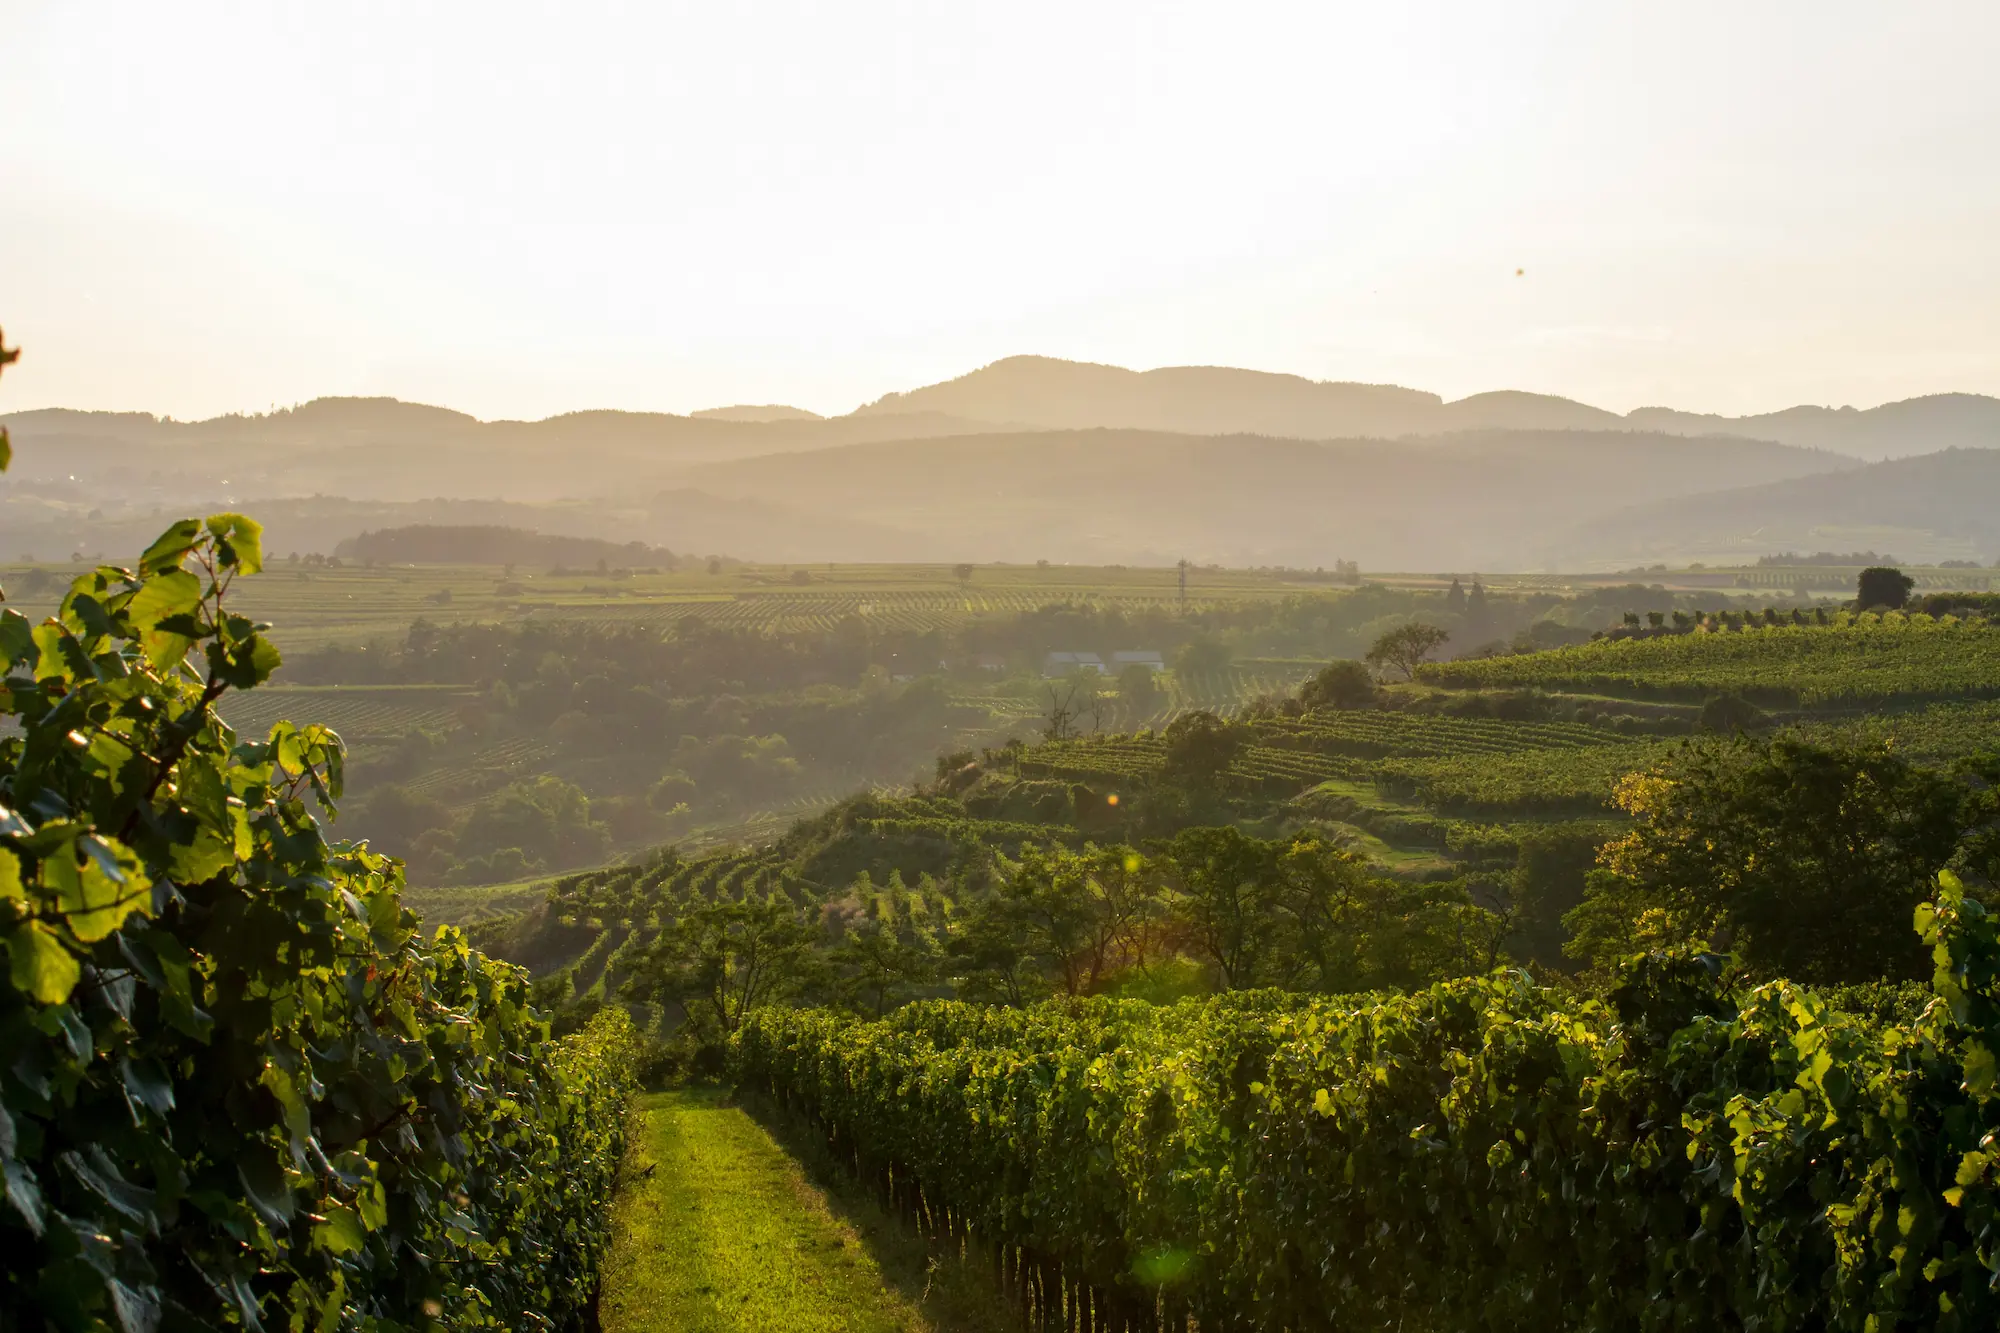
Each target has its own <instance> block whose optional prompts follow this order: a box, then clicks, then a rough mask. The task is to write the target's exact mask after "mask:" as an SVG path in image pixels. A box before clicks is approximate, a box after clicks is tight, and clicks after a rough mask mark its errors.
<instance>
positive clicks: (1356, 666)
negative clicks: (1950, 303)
mask: <svg viewBox="0 0 2000 1333" xmlns="http://www.w3.org/2000/svg"><path fill="white" fill-rule="evenodd" d="M1375 693H1376V691H1375V677H1374V676H1372V675H1370V674H1369V671H1368V668H1367V667H1365V666H1363V665H1362V664H1361V663H1359V662H1356V661H1354V660H1353V659H1352V658H1343V659H1341V660H1340V661H1338V662H1329V663H1327V664H1326V665H1325V666H1323V667H1321V668H1320V669H1319V674H1318V675H1316V676H1314V677H1313V678H1312V679H1311V680H1309V681H1307V682H1306V683H1305V684H1304V685H1302V686H1300V687H1299V702H1300V703H1301V704H1303V705H1304V706H1305V707H1306V708H1307V709H1308V710H1311V709H1314V708H1366V707H1368V706H1369V705H1370V704H1372V703H1374V702H1375Z"/></svg>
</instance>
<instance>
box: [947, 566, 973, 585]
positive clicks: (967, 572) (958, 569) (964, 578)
mask: <svg viewBox="0 0 2000 1333" xmlns="http://www.w3.org/2000/svg"><path fill="white" fill-rule="evenodd" d="M951 572H952V575H953V577H955V578H957V580H958V581H959V582H960V583H970V582H972V566H971V565H970V564H956V565H953V566H952V567H951Z"/></svg>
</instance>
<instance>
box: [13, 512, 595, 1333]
mask: <svg viewBox="0 0 2000 1333" xmlns="http://www.w3.org/2000/svg"><path fill="white" fill-rule="evenodd" d="M259 563H260V550H259V532H258V529H257V526H256V525H255V524H254V523H252V522H250V521H249V520H248V519H245V518H242V517H240V516H237V515H231V514H222V515H217V516H215V517H213V518H210V519H208V520H207V522H206V523H201V522H197V521H195V520H186V521H183V522H181V523H177V524H175V525H174V526H173V527H172V528H171V529H170V530H169V531H168V532H167V533H166V534H165V535H164V536H163V537H162V538H161V539H160V540H159V541H158V542H156V543H154V545H153V546H152V547H151V548H150V549H148V550H147V552H146V553H145V555H144V556H143V557H142V558H141V560H140V562H139V565H138V568H137V569H136V570H131V571H128V570H123V569H112V568H101V569H98V570H95V571H93V572H91V573H88V574H85V575H84V576H83V577H82V578H79V579H78V580H76V582H75V583H74V584H73V585H72V587H71V590H70V592H69V594H68V596H67V597H65V598H64V600H63V603H62V606H61V609H60V612H59V614H58V615H57V617H55V618H53V619H51V620H49V621H47V622H45V623H43V624H41V625H30V624H29V623H28V622H27V621H26V620H25V619H24V618H23V617H21V616H20V615H18V614H16V613H14V612H12V611H8V612H4V613H0V658H4V660H5V663H6V670H7V677H6V683H5V700H4V703H0V712H4V714H5V715H6V716H7V717H9V718H10V719H12V720H13V721H15V722H17V723H18V724H19V727H20V732H19V734H18V735H13V736H9V737H7V738H6V739H4V740H0V939H4V941H5V948H6V954H7V971H6V974H5V978H4V980H0V1166H4V1171H5V1181H6V1193H5V1204H4V1206H0V1327H4V1328H9V1329H13V1328H20V1329H28V1328H35V1329H42V1328H48V1329H64V1330H70V1329H76V1330H83V1329H90V1330H98V1329H109V1328H113V1327H118V1328H123V1329H126V1330H136V1329H142V1328H155V1327H160V1326H166V1327H173V1328H197V1327H220V1326H248V1327H252V1328H255V1327H260V1326H261V1327H267V1328H280V1327H292V1328H302V1327H312V1328H320V1329H355V1330H359V1329H363V1328H367V1329H375V1330H384V1331H385V1333H386V1331H387V1330H400V1329H416V1328H433V1327H437V1326H439V1325H440V1324H442V1325H445V1326H450V1327H463V1328H472V1327H492V1328H508V1329H528V1328H533V1329H551V1328H556V1327H561V1326H564V1325H567V1324H570V1323H573V1322H574V1321H575V1319H576V1317H577V1316H578V1315H579V1314H580V1313H581V1312H582V1311H583V1310H584V1309H585V1308H586V1307H587V1304H588V1302H589V1300H590V1297H591V1293H592V1291H593V1288H594V1285H595V1268H596V1264H597V1261H598V1257H599V1255H600V1254H601V1253H602V1249H603V1246H604V1242H605V1225H606V1224H605V1203H606V1195H607V1192H608V1189H609V1185H610V1181H611V1176H612V1172H613V1171H614V1170H615V1168H616V1164H617V1161H618V1157H619V1152H620V1148H621V1136H622V1134H623V1117H624V1103H625V1096H626V1091H627V1083H626V1078H627V1074H626V1071H627V1070H628V1069H629V1067H630V1064H631V1061H630V1059H629V1058H628V1057H627V1051H628V1048H631V1047H632V1046H633V1044H634V1038H633V1033H632V1031H631V1025H630V1022H629V1020H628V1019H626V1018H625V1017H624V1016H623V1014H622V1013H613V1014H607V1015H605V1016H603V1017H602V1018H601V1019H599V1020H598V1021H597V1022H596V1023H595V1024H594V1025H593V1026H592V1027H591V1028H589V1029H588V1030H587V1031H586V1032H584V1033H582V1034H579V1036H578V1037H577V1038H575V1039H574V1040H572V1041H570V1042H567V1043H556V1042H553V1041H551V1040H550V1037H549V1033H548V1028H547V1025H546V1023H545V1022H544V1020H543V1019H542V1018H541V1017H540V1016H539V1015H538V1014H537V1013H536V1012H535V1011H534V1010H533V1009H532V1008H531V1007H530V1005H529V993H528V986H527V981H526V978H525V976H524V975H523V974H522V973H521V972H520V971H519V970H518V969H515V968H513V967H510V966H507V965H504V964H500V963H496V962H492V961H490V960H488V959H487V958H485V957H484V956H482V955H480V954H478V953H476V952H474V951H473V950H471V949H470V948H468V947H467V946H466V944H465V942H464V940H463V939H462V938H461V937H460V936H459V935H457V934H456V933H454V932H452V931H450V930H441V931H440V932H438V934H437V935H436V937H435V938H433V939H430V940H425V939H422V938H421V937H420V936H419V935H418V933H417V922H416V918H415V917H414V916H413V915H412V914H411V913H409V912H408V911H406V910H404V909H403V907H402V905H401V901H400V893H401V889H402V885H403V872H402V867H401V865H400V864H399V863H398V862H396V861H393V860H391V859H389V858H387V857H383V856H380V855H377V854H375V853H373V852H371V851H369V850H368V849H367V848H366V847H365V846H356V845H352V844H342V845H332V844H329V843H328V842H327V841H326V839H325V838H324V837H323V836H322V833H321V829H320V826H319V822H318V819H317V817H316V816H315V815H314V813H313V806H314V805H317V806H319V807H320V808H321V809H323V810H328V811H330V810H331V808H332V802H333V800H334V799H335V798H336V797H338V795H339V794H340V785H341V765H342V749H341V744H340V740H339V738H338V737H337V736H335V735H334V734H333V733H332V732H330V731H328V730H326V729H325V728H324V727H306V728H303V729H301V728H298V727H295V726H293V725H292V724H290V723H280V724H278V725H277V726H276V727H274V728H273V729H272V730H271V733H270V734H269V736H268V737H266V738H265V739H263V740H248V741H246V740H241V739H239V738H238V737H237V736H236V735H235V734H234V733H233V732H232V731H231V730H230V728H229V727H228V726H227V725H226V724H225V723H224V722H223V721H222V720H221V718H220V717H219V716H218V715H217V713H216V711H215V707H214V705H215V703H216V700H217V699H218V698H220V697H221V696H222V695H223V694H224V693H226V692H227V691H229V690H231V689H247V688H251V687H254V686H256V685H258V684H260V683H262V682H263V681H264V680H266V679H267V678H268V677H269V676H270V674H271V672H272V671H273V670H274V669H275V668H276V667H277V665H278V661H279V657H278V652H277V650H276V648H275V647H274V646H273V645H272V644H271V643H270V641H269V640H267V639H266V638H264V636H263V634H262V628H263V627H261V626H259V625H256V624H254V623H252V622H251V621H249V620H247V619H245V618H243V617H241V616H239V615H236V614H234V613H233V612H232V611H230V610H229V609H228V596H229V592H230V589H231V588H232V587H233V585H234V583H235V581H236V579H237V578H239V577H241V576H242V575H245V574H252V573H255V572H256V570H257V568H258V565H259ZM197 653H198V654H199V657H198V658H196V657H195V654H197ZM197 661H199V663H200V665H199V667H197V665H196V663H197Z"/></svg>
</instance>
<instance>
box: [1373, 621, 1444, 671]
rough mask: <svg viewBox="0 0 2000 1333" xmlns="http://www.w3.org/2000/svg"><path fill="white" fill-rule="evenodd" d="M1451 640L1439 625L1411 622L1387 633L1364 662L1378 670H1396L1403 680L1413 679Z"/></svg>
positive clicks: (1377, 642) (1377, 641)
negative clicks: (1419, 668) (1392, 668)
mask: <svg viewBox="0 0 2000 1333" xmlns="http://www.w3.org/2000/svg"><path fill="white" fill-rule="evenodd" d="M1450 637H1451V635H1450V634H1448V633H1446V632H1445V631H1444V630H1441V629H1439V628H1438V627H1437V626H1436V625H1427V624H1425V623H1424V622H1423V621H1421V620H1412V621H1410V622H1409V623H1408V624H1406V625H1398V626H1396V628H1394V629H1392V630H1388V631H1386V632H1385V633H1384V634H1383V635H1382V636H1381V637H1380V638H1378V639H1376V640H1375V643H1374V646H1373V647H1371V648H1370V649H1369V650H1368V656H1367V658H1366V659H1365V660H1366V661H1367V663H1368V665H1370V666H1372V667H1374V668H1375V669H1376V670H1378V671H1379V670H1383V669H1384V668H1388V667H1394V668H1395V669H1396V670H1398V671H1400V672H1402V673H1403V679H1405V680H1410V679H1414V678H1415V676H1416V674H1417V668H1418V667H1419V666H1421V665H1423V664H1424V663H1425V662H1426V661H1428V660H1429V659H1430V655H1431V654H1432V653H1434V652H1436V651H1437V650H1438V649H1439V648H1441V647H1443V646H1444V643H1445V640H1447V639H1449V638H1450Z"/></svg>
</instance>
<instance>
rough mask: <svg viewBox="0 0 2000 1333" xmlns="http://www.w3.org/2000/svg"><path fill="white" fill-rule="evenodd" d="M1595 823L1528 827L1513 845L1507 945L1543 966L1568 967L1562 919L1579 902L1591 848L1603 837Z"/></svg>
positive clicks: (1591, 863) (1593, 857) (1593, 854)
mask: <svg viewBox="0 0 2000 1333" xmlns="http://www.w3.org/2000/svg"><path fill="white" fill-rule="evenodd" d="M1609 836H1610V835H1609V833H1608V831H1607V830H1606V829H1605V827H1604V826H1603V825H1601V824H1590V823H1573V824H1547V825H1530V826H1528V827H1527V828H1526V829H1524V830H1523V831H1522V832H1521V834H1520V837H1519V841H1518V843H1517V845H1516V846H1517V850H1516V852H1515V858H1514V870H1513V873H1512V875H1511V876H1510V877H1509V880H1508V885H1507V887H1508V896H1509V897H1510V898H1511V899H1512V901H1513V917H1514V920H1513V929H1514V934H1513V940H1512V943H1513V947H1514V948H1515V949H1516V950H1517V951H1518V953H1519V954H1520V955H1521V956H1522V957H1524V958H1526V959H1528V960H1530V961H1533V962H1536V963H1540V964H1542V965H1544V966H1547V967H1554V968H1565V967H1567V966H1571V965H1573V964H1572V963H1571V960H1569V959H1567V958H1566V957H1565V956H1564V954H1563V944H1564V942H1565V940H1567V939H1568V933H1567V931H1566V929H1565V927H1564V926H1563V918H1564V917H1565V916H1567V915H1568V914H1569V913H1570V912H1572V911H1574V910H1575V909H1576V907H1577V906H1578V904H1580V903H1582V901H1583V896H1584V889H1585V885H1586V883H1587V882H1588V879H1589V876H1590V872H1591V871H1592V870H1594V869H1596V867H1597V849H1598V848H1599V847H1601V846H1602V845H1603V844H1604V843H1605V841H1606V840H1607V838H1608V837H1609Z"/></svg>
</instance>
